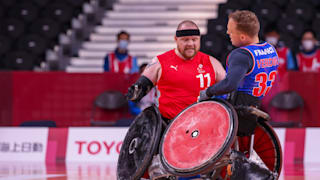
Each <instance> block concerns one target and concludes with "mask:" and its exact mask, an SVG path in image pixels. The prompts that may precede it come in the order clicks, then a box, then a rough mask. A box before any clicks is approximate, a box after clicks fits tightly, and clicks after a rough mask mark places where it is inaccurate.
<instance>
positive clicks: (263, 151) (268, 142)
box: [238, 120, 282, 175]
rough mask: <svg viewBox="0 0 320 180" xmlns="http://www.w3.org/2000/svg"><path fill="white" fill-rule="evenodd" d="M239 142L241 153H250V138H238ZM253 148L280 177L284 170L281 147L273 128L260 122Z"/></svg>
mask: <svg viewBox="0 0 320 180" xmlns="http://www.w3.org/2000/svg"><path fill="white" fill-rule="evenodd" d="M238 142H239V150H240V151H241V152H248V151H249V149H250V137H247V136H245V137H238ZM253 148H254V150H255V151H256V153H257V154H258V155H259V157H260V158H261V159H262V161H263V162H264V164H265V165H266V166H267V167H268V168H269V170H270V171H272V172H277V173H278V175H280V173H281V168H282V149H281V145H280V142H279V139H278V136H277V135H276V133H275V132H274V130H273V128H272V127H271V126H270V125H269V124H268V123H267V122H265V121H263V120H261V121H260V120H259V121H258V125H257V127H256V129H255V133H254V145H253Z"/></svg>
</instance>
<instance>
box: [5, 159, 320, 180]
mask: <svg viewBox="0 0 320 180" xmlns="http://www.w3.org/2000/svg"><path fill="white" fill-rule="evenodd" d="M0 180H116V163H100V164H99V163H56V164H44V163H37V162H30V163H27V162H16V163H12V162H11V163H3V162H2V163H0ZM280 180H320V164H304V165H301V164H300V165H299V164H295V165H287V166H285V167H284V168H283V171H282V174H281V177H280Z"/></svg>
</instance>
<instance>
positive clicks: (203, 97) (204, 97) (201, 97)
mask: <svg viewBox="0 0 320 180" xmlns="http://www.w3.org/2000/svg"><path fill="white" fill-rule="evenodd" d="M208 99H211V97H209V96H208V95H207V90H206V89H205V90H202V91H200V95H199V96H198V102H201V101H205V100H208Z"/></svg>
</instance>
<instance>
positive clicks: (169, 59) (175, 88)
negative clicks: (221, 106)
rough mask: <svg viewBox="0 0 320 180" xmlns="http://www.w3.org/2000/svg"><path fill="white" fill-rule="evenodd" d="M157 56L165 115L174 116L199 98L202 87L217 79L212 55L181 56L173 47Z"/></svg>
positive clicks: (158, 85) (159, 85)
mask: <svg viewBox="0 0 320 180" xmlns="http://www.w3.org/2000/svg"><path fill="white" fill-rule="evenodd" d="M157 57H158V60H159V62H160V64H161V69H162V74H161V77H160V79H159V81H158V83H157V88H158V103H159V104H158V107H159V110H160V113H161V115H162V116H163V117H165V118H168V119H173V118H174V117H175V116H177V115H178V114H179V113H180V112H181V111H182V110H183V109H185V108H186V107H188V106H189V105H191V104H193V103H195V102H196V101H197V98H198V96H199V93H200V90H204V89H206V88H208V87H209V86H211V85H213V84H214V83H215V79H216V78H215V72H214V69H213V67H212V64H211V62H210V59H209V56H208V55H206V54H204V53H201V52H198V53H197V54H196V55H195V57H194V58H193V59H192V60H184V59H182V58H180V57H179V56H177V55H176V53H175V50H174V49H173V50H170V51H168V52H166V53H164V54H162V55H159V56H157Z"/></svg>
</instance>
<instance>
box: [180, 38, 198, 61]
mask: <svg viewBox="0 0 320 180" xmlns="http://www.w3.org/2000/svg"><path fill="white" fill-rule="evenodd" d="M177 48H178V51H179V52H180V54H181V55H182V56H183V57H184V58H185V59H191V58H193V57H194V56H195V55H196V54H197V52H198V51H199V49H200V36H184V37H178V38H177Z"/></svg>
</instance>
